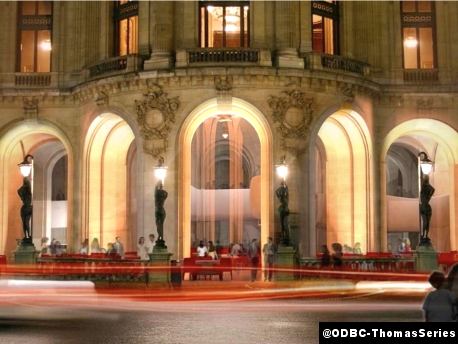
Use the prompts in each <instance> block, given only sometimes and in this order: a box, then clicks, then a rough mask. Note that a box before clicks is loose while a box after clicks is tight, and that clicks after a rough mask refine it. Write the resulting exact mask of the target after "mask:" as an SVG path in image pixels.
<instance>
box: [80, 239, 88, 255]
mask: <svg viewBox="0 0 458 344" xmlns="http://www.w3.org/2000/svg"><path fill="white" fill-rule="evenodd" d="M80 254H89V239H84V241H83V242H82V243H81V248H80Z"/></svg>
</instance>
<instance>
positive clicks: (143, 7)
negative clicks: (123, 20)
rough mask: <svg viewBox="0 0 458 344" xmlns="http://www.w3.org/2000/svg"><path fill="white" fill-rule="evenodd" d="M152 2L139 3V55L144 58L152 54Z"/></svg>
mask: <svg viewBox="0 0 458 344" xmlns="http://www.w3.org/2000/svg"><path fill="white" fill-rule="evenodd" d="M150 24H151V21H150V2H149V1H140V2H139V3H138V53H139V54H140V55H142V56H149V55H150V54H151V47H150V40H149V38H150V37H149V36H150V35H149V33H150Z"/></svg>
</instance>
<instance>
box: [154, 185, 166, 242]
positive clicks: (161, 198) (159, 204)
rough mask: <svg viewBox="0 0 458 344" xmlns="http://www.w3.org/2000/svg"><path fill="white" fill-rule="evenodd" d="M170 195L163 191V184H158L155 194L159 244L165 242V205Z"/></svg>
mask: <svg viewBox="0 0 458 344" xmlns="http://www.w3.org/2000/svg"><path fill="white" fill-rule="evenodd" d="M167 196H168V193H167V191H165V190H164V189H163V186H162V182H159V183H157V185H156V189H155V192H154V202H155V205H156V214H155V215H156V228H157V234H158V238H157V243H160V242H163V241H164V221H165V216H166V213H165V209H164V203H165V200H166V199H167Z"/></svg>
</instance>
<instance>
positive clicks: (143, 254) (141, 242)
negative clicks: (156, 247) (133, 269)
mask: <svg viewBox="0 0 458 344" xmlns="http://www.w3.org/2000/svg"><path fill="white" fill-rule="evenodd" d="M137 255H138V256H139V257H140V259H141V260H149V255H148V246H146V244H145V238H144V237H140V238H138V244H137Z"/></svg>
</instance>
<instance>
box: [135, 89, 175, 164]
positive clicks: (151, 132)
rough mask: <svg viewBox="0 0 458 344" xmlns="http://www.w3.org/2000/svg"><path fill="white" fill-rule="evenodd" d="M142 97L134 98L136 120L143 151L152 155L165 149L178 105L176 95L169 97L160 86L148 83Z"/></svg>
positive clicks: (157, 154) (158, 153)
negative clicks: (139, 129) (139, 98)
mask: <svg viewBox="0 0 458 344" xmlns="http://www.w3.org/2000/svg"><path fill="white" fill-rule="evenodd" d="M143 96H144V99H143V100H141V101H139V100H136V101H135V104H136V108H137V121H138V123H139V125H140V128H141V134H142V136H143V138H144V147H143V148H144V150H145V152H147V153H149V154H151V155H153V156H154V157H157V156H159V155H160V154H163V153H164V152H165V151H166V150H167V139H168V136H169V133H170V130H171V129H172V126H173V124H174V123H175V113H176V111H177V110H178V107H179V106H180V101H179V100H178V97H174V98H169V97H167V93H166V92H164V91H163V89H162V87H161V86H160V85H157V84H150V85H149V87H148V92H147V93H145V94H144V95H143Z"/></svg>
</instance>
